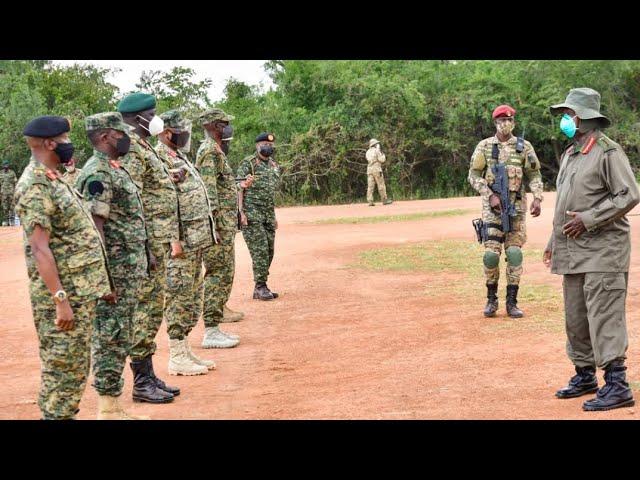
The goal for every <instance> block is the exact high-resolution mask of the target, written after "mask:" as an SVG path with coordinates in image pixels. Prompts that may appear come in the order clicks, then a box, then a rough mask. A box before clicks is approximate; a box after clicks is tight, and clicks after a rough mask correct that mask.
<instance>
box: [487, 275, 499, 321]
mask: <svg viewBox="0 0 640 480" xmlns="http://www.w3.org/2000/svg"><path fill="white" fill-rule="evenodd" d="M497 310H498V284H497V283H496V284H494V285H491V284H490V283H487V306H486V307H484V316H485V317H495V315H496V311H497Z"/></svg>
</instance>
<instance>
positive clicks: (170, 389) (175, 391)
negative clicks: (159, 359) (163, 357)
mask: <svg viewBox="0 0 640 480" xmlns="http://www.w3.org/2000/svg"><path fill="white" fill-rule="evenodd" d="M145 360H146V361H147V362H149V376H150V377H151V378H152V379H153V381H154V382H155V383H156V387H158V388H159V389H160V390H164V391H165V392H169V393H170V394H171V395H173V396H174V397H177V396H178V395H180V389H179V388H178V387H171V386H169V385H167V384H166V383H164V382H163V381H162V380H160V379H159V378H158V377H156V372H154V371H153V357H152V356H151V355H149V356H148V357H146V358H145Z"/></svg>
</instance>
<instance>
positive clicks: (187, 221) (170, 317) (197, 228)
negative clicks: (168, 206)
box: [156, 143, 214, 340]
mask: <svg viewBox="0 0 640 480" xmlns="http://www.w3.org/2000/svg"><path fill="white" fill-rule="evenodd" d="M156 151H157V152H158V155H159V156H160V158H161V159H162V160H163V161H164V162H165V165H166V166H167V167H168V168H169V170H170V171H177V170H181V169H182V170H186V174H185V178H184V180H182V181H181V182H179V183H177V184H176V191H177V193H178V210H179V217H180V232H181V233H180V237H181V238H182V239H183V240H182V245H183V252H184V253H183V256H182V257H181V258H169V261H168V263H167V285H166V290H165V317H166V320H167V331H168V334H169V338H170V339H180V340H182V339H183V338H186V337H188V335H189V333H190V332H191V330H192V329H193V327H194V326H195V324H196V323H197V321H198V318H199V316H200V306H201V298H202V294H203V289H204V284H203V278H202V274H203V271H202V261H203V254H204V255H206V252H207V250H208V249H209V247H210V246H211V244H212V243H213V225H214V224H213V218H211V213H210V208H209V200H208V198H207V190H206V187H205V185H204V182H203V180H202V178H201V177H200V174H199V173H198V171H197V170H196V168H195V167H194V166H193V164H192V163H191V162H190V161H189V159H188V158H187V157H186V155H184V154H183V153H182V152H180V151H177V152H176V151H173V150H172V149H170V148H169V147H167V146H166V145H165V144H163V143H158V146H157V148H156Z"/></svg>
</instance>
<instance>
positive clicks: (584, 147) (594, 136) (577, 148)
mask: <svg viewBox="0 0 640 480" xmlns="http://www.w3.org/2000/svg"><path fill="white" fill-rule="evenodd" d="M599 133H600V131H599V130H592V131H591V132H590V133H589V134H588V135H585V136H584V137H582V138H581V139H580V140H579V141H574V142H573V143H572V144H571V146H570V147H569V148H571V147H573V148H572V150H571V152H570V155H573V154H574V153H582V154H583V155H586V154H587V153H589V152H590V151H591V149H592V148H593V146H594V145H595V144H596V141H597V140H598V138H599V136H600V135H599Z"/></svg>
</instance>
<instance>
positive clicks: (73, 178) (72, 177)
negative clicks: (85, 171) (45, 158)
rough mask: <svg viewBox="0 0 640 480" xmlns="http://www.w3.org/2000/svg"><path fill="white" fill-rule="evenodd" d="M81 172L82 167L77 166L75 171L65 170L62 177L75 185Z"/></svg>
mask: <svg viewBox="0 0 640 480" xmlns="http://www.w3.org/2000/svg"><path fill="white" fill-rule="evenodd" d="M81 173H82V169H81V168H76V169H75V170H74V171H73V172H67V171H65V172H64V173H63V174H62V179H63V180H64V181H65V182H67V183H68V184H69V185H75V184H76V182H77V180H78V177H79V176H80V174H81Z"/></svg>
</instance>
